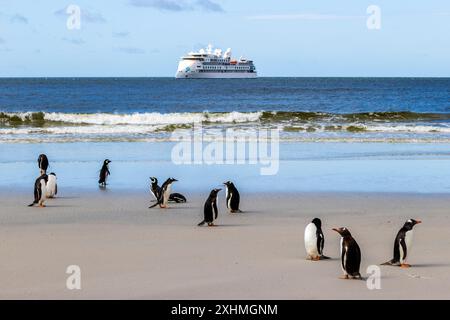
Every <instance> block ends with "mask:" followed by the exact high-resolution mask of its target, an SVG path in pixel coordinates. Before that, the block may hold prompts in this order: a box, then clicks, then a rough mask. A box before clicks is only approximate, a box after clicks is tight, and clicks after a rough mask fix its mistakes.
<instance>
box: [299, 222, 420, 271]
mask: <svg viewBox="0 0 450 320" xmlns="http://www.w3.org/2000/svg"><path fill="white" fill-rule="evenodd" d="M419 223H421V221H420V220H415V219H408V220H407V221H406V222H405V224H404V225H403V227H402V228H401V229H400V230H399V231H398V233H397V236H396V237H395V241H394V250H393V251H394V257H393V258H392V259H391V260H389V261H387V262H385V263H382V264H381V265H391V266H400V267H402V268H408V267H410V266H411V265H410V264H408V263H407V262H406V259H407V256H408V253H409V252H410V251H411V246H412V237H413V227H414V226H415V225H416V224H419ZM332 230H333V231H336V232H337V233H339V235H340V236H341V240H340V260H341V268H342V272H343V275H342V276H341V279H362V277H361V273H360V271H359V269H360V265H361V249H360V247H359V245H358V243H357V242H356V240H355V239H354V238H353V237H352V234H351V233H350V231H349V230H348V228H346V227H340V228H333V229H332ZM304 236H305V237H304V238H305V249H306V255H307V256H306V259H308V260H313V261H318V260H322V259H329V257H327V256H325V255H324V254H323V248H324V244H325V237H324V235H323V232H322V221H321V220H320V219H319V218H314V219H313V220H312V221H311V222H310V223H309V224H308V225H307V226H306V228H305V234H304Z"/></svg>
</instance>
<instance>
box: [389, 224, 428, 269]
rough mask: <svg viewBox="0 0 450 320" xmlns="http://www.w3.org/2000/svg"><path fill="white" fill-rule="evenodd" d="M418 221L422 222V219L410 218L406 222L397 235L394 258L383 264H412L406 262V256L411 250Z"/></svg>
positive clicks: (407, 265) (406, 266)
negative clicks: (414, 228)
mask: <svg viewBox="0 0 450 320" xmlns="http://www.w3.org/2000/svg"><path fill="white" fill-rule="evenodd" d="M418 223H422V221H420V220H414V219H409V220H408V221H406V222H405V224H404V225H403V227H402V228H401V229H400V230H399V231H398V233H397V236H396V237H395V242H394V258H393V259H392V260H390V261H388V262H385V263H382V264H381V265H390V266H400V267H402V268H409V267H410V266H411V265H409V264H407V263H406V258H407V257H408V254H409V253H410V252H411V246H412V240H413V234H414V230H413V227H414V226H415V225H416V224H418Z"/></svg>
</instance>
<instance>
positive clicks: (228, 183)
mask: <svg viewBox="0 0 450 320" xmlns="http://www.w3.org/2000/svg"><path fill="white" fill-rule="evenodd" d="M223 184H224V185H226V186H227V187H231V186H232V185H233V182H231V181H227V182H224V183H223Z"/></svg>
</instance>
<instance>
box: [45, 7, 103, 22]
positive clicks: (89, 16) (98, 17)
mask: <svg viewBox="0 0 450 320" xmlns="http://www.w3.org/2000/svg"><path fill="white" fill-rule="evenodd" d="M66 10H67V8H63V9H59V10H57V11H55V12H54V14H55V16H59V17H68V16H69V14H68V13H67V12H66ZM80 12H81V21H82V22H88V23H105V22H106V19H105V18H104V17H103V16H102V14H101V13H100V12H92V11H89V10H88V9H85V8H82V7H81V8H80Z"/></svg>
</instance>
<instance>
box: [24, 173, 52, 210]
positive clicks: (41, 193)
mask: <svg viewBox="0 0 450 320" xmlns="http://www.w3.org/2000/svg"><path fill="white" fill-rule="evenodd" d="M42 180H44V184H46V183H47V182H48V176H47V175H46V174H45V173H44V174H42V175H41V176H39V178H37V179H36V181H35V182H34V192H33V193H34V200H33V202H32V203H31V204H29V205H28V206H29V207H32V206H34V205H35V204H38V203H39V202H40V201H41V199H42V198H43V197H45V192H46V190H45V189H44V190H43V189H42V184H41V181H42ZM39 204H40V205H41V206H42V203H39Z"/></svg>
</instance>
